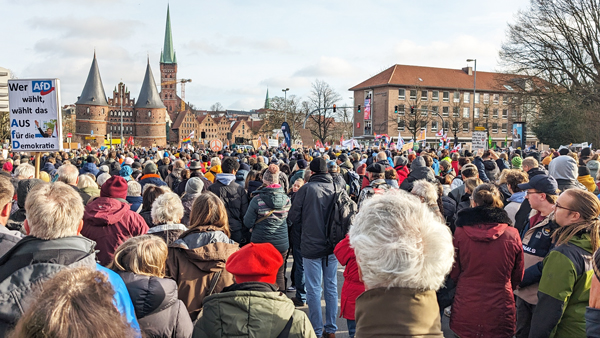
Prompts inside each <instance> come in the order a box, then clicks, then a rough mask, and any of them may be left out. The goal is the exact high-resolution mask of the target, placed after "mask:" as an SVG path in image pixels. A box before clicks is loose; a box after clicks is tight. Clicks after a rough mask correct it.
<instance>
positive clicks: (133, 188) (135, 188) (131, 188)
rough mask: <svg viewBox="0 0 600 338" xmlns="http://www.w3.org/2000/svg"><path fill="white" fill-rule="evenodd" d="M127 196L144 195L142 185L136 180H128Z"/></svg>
mask: <svg viewBox="0 0 600 338" xmlns="http://www.w3.org/2000/svg"><path fill="white" fill-rule="evenodd" d="M127 196H134V197H138V196H142V186H141V185H140V184H139V183H138V182H136V181H129V182H127Z"/></svg>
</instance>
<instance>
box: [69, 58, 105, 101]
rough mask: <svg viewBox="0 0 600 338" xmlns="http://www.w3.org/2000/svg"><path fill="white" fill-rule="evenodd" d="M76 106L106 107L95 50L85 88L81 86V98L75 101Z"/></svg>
mask: <svg viewBox="0 0 600 338" xmlns="http://www.w3.org/2000/svg"><path fill="white" fill-rule="evenodd" d="M76 104H87V105H92V106H108V102H107V101H106V94H105V93H104V86H103V85H102V79H101V78H100V71H99V70H98V61H96V51H95V50H94V59H93V61H92V66H91V67H90V72H89V73H88V77H87V80H86V81H85V86H83V91H82V92H81V96H79V98H78V99H77V102H76Z"/></svg>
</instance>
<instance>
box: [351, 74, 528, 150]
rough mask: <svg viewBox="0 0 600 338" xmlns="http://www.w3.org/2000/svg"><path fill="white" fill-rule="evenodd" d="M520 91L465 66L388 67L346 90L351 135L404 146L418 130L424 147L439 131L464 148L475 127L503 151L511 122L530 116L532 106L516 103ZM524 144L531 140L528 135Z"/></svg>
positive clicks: (515, 83) (517, 82)
mask: <svg viewBox="0 0 600 338" xmlns="http://www.w3.org/2000/svg"><path fill="white" fill-rule="evenodd" d="M475 77H476V84H475ZM524 87H526V83H525V82H523V81H522V79H520V78H519V77H518V76H516V75H514V76H512V75H506V74H500V73H492V72H481V71H480V72H476V73H475V72H473V70H472V68H471V67H466V68H463V69H445V68H433V67H420V66H407V65H394V66H392V67H390V68H388V69H386V70H384V71H383V72H381V73H379V74H377V75H375V76H373V77H371V78H369V79H367V80H365V81H363V82H362V83H360V84H358V85H356V86H354V87H352V88H350V89H349V90H350V91H353V92H354V107H355V112H354V135H355V137H358V138H363V139H373V138H374V136H375V135H376V134H387V135H389V136H390V137H393V138H394V139H397V136H398V135H401V136H402V137H403V138H404V140H405V141H406V142H408V140H410V139H416V136H417V135H419V133H420V132H421V130H424V131H425V135H426V140H427V142H428V143H430V144H435V143H438V142H439V137H436V136H435V135H436V134H437V133H438V132H439V131H440V129H442V128H443V132H444V133H445V134H447V137H448V139H449V140H451V141H456V142H460V143H465V142H471V138H472V133H473V130H474V129H475V128H477V129H478V130H485V131H486V132H487V133H488V135H489V137H490V138H491V140H492V143H496V144H497V145H498V146H503V145H504V142H505V141H506V140H510V139H511V125H512V123H513V122H524V121H526V116H529V115H531V114H535V109H536V108H535V107H533V106H532V105H530V104H524V103H522V102H520V100H519V99H518V96H519V95H518V94H519V90H521V89H525V88H524ZM359 106H360V107H359ZM527 140H528V142H534V141H535V140H536V139H535V136H534V135H532V134H528V135H527Z"/></svg>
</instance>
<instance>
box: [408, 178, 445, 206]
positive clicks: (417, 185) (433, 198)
mask: <svg viewBox="0 0 600 338" xmlns="http://www.w3.org/2000/svg"><path fill="white" fill-rule="evenodd" d="M410 192H411V194H413V195H416V196H419V197H421V198H423V203H425V204H427V205H437V200H438V193H437V187H436V186H435V185H433V184H432V183H430V182H427V181H426V180H418V181H415V182H414V183H413V188H412V190H411V191H410Z"/></svg>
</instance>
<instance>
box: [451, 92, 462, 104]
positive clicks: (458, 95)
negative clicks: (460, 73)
mask: <svg viewBox="0 0 600 338" xmlns="http://www.w3.org/2000/svg"><path fill="white" fill-rule="evenodd" d="M452 96H453V98H454V102H455V103H458V102H460V92H454V94H452Z"/></svg>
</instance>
